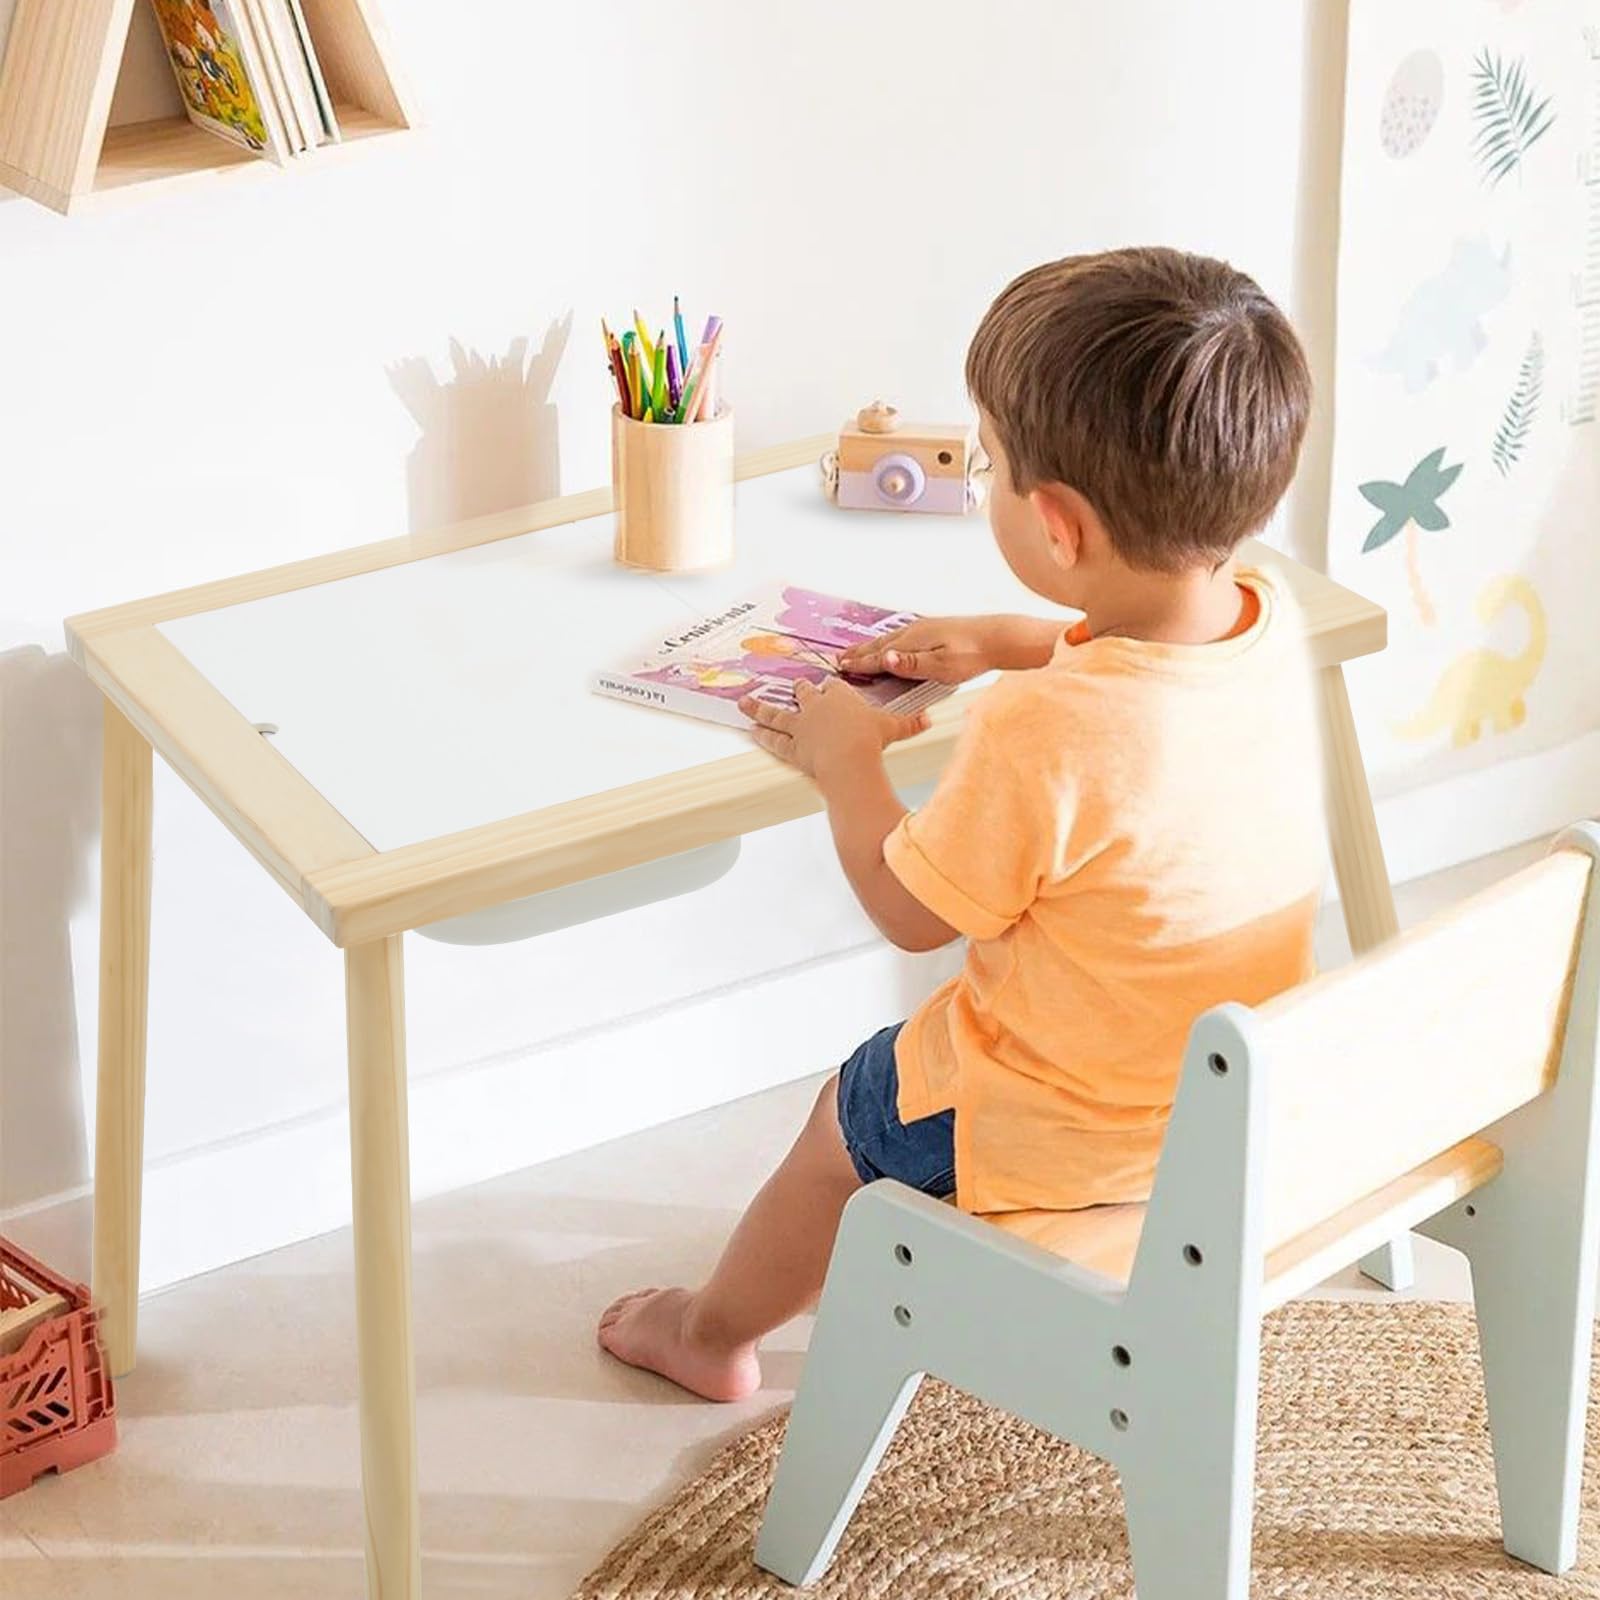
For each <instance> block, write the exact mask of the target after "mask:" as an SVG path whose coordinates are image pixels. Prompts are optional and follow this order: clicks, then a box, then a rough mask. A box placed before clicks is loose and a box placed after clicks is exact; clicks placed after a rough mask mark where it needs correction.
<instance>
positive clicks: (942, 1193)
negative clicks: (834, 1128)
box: [839, 1022, 956, 1200]
mask: <svg viewBox="0 0 1600 1600" xmlns="http://www.w3.org/2000/svg"><path fill="white" fill-rule="evenodd" d="M904 1026H905V1024H904V1023H903V1022H897V1023H895V1024H894V1026H893V1027H889V1028H880V1029H879V1030H878V1031H877V1032H876V1033H875V1034H873V1036H872V1037H871V1038H870V1039H868V1040H867V1042H866V1043H865V1044H863V1045H859V1046H857V1048H856V1052H855V1054H854V1055H852V1056H851V1057H850V1059H849V1060H848V1061H846V1062H845V1064H844V1065H843V1066H842V1067H840V1068H839V1131H840V1133H842V1134H843V1135H844V1147H845V1149H846V1150H848V1151H849V1152H850V1160H851V1162H852V1164H853V1165H854V1166H855V1169H856V1173H857V1175H858V1176H859V1177H860V1179H861V1181H862V1182H863V1183H872V1182H874V1181H875V1180H876V1179H878V1178H895V1179H898V1181H899V1182H901V1183H903V1184H906V1185H908V1186H909V1187H910V1188H913V1189H920V1190H921V1191H922V1192H923V1194H930V1195H932V1196H933V1197H934V1198H935V1199H936V1200H943V1199H945V1198H946V1197H947V1196H949V1195H952V1194H954V1193H955V1190H956V1114H955V1112H953V1111H939V1112H936V1113H935V1114H934V1115H933V1116H931V1117H922V1118H920V1119H919V1120H918V1121H916V1122H902V1121H901V1120H900V1112H899V1109H898V1106H897V1101H898V1099H899V1094H900V1074H899V1073H898V1072H897V1071H896V1070H895V1064H894V1042H895V1040H896V1038H898V1037H899V1034H900V1030H901V1029H902V1028H903V1027H904Z"/></svg>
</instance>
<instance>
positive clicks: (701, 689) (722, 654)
mask: <svg viewBox="0 0 1600 1600" xmlns="http://www.w3.org/2000/svg"><path fill="white" fill-rule="evenodd" d="M915 620H916V617H915V613H913V612H910V611H885V610H884V609H883V608H882V607H881V606H869V605H863V604H862V603H861V602H860V601H858V600H843V599H840V598H839V597H838V596H837V595H829V594H818V593H817V591H816V590H814V589H800V588H796V587H795V586H794V585H792V584H775V585H774V586H773V587H772V588H771V589H770V590H767V591H765V592H764V593H762V594H760V595H757V596H756V597H754V598H753V599H750V600H741V601H740V602H739V603H738V604H737V605H733V606H730V607H729V608H728V609H727V610H726V611H724V612H722V613H721V614H720V615H718V616H714V617H706V618H705V619H704V620H703V621H700V622H696V623H691V624H690V625H689V626H688V627H685V628H680V629H678V630H677V631H676V632H675V633H673V634H671V635H670V636H668V637H667V638H665V639H662V640H661V641H660V642H659V643H658V644H656V645H655V647H654V648H653V649H651V650H650V651H649V652H648V653H647V654H645V655H644V656H643V657H642V658H641V659H640V660H639V661H637V662H636V663H631V664H629V665H628V666H625V667H621V668H619V669H617V670H616V671H611V672H599V673H597V674H596V675H595V677H594V679H593V686H594V688H595V689H596V690H598V691H599V692H600V693H601V694H608V695H614V696H616V698H617V699H619V700H632V701H634V702H635V703H636V704H638V705H644V706H655V707H658V708H659V709H660V710H663V711H679V712H682V713H683V714H684V715H685V716H690V717H700V718H703V719H704V720H705V721H707V722H724V723H727V724H728V725H729V726H730V727H735V728H747V727H749V726H750V719H749V718H748V717H746V716H745V714H744V713H743V712H742V711H740V709H739V702H740V701H741V700H742V699H744V698H745V696H746V695H754V696H755V697H756V698H757V699H758V700H763V701H765V702H766V703H767V704H769V705H776V706H793V705H794V703H795V697H794V689H795V685H796V684H797V683H799V682H800V681H801V680H802V679H804V680H806V681H808V682H810V683H815V684H821V683H824V682H826V681H827V680H828V679H829V678H840V677H842V678H844V680H845V682H847V683H848V684H850V686H851V687H852V688H853V689H855V690H856V691H857V692H858V693H860V694H862V695H865V696H866V698H867V699H868V700H870V701H871V702H872V704H873V705H875V706H879V707H881V708H882V709H883V710H885V711H892V712H895V713H896V714H897V715H908V714H910V713H912V712H916V711H921V710H923V709H924V708H925V707H927V706H930V705H932V704H933V703H934V702H935V701H936V700H942V699H944V698H945V696H946V695H949V694H953V693H954V692H955V691H954V686H953V685H951V684H948V683H916V682H912V681H909V680H907V679H905V678H896V677H892V676H890V675H889V674H887V673H884V674H880V675H877V676H875V677H868V678H863V677H859V676H856V675H854V674H851V673H842V672H840V670H839V657H840V655H841V654H842V653H843V652H844V651H845V650H847V649H849V647H850V646H851V645H853V644H860V643H862V642H863V641H865V640H868V639H880V638H882V637H883V636H884V635H885V634H889V633H893V632H895V630H896V629H898V628H903V627H904V626H905V625H906V623H908V622H913V621H915Z"/></svg>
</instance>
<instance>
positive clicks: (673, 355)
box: [667, 317, 683, 415]
mask: <svg viewBox="0 0 1600 1600" xmlns="http://www.w3.org/2000/svg"><path fill="white" fill-rule="evenodd" d="M678 331H679V333H682V332H683V319H682V318H681V317H680V318H679V319H678ZM682 399H683V369H682V368H681V367H680V366H679V365H678V347H677V345H675V344H669V345H668V346H667V402H668V404H669V405H670V407H671V408H672V411H673V414H674V415H676V414H677V410H678V402H679V401H681V400H682Z"/></svg>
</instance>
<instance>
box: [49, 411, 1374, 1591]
mask: <svg viewBox="0 0 1600 1600" xmlns="http://www.w3.org/2000/svg"><path fill="white" fill-rule="evenodd" d="M829 443H830V441H829V440H828V439H826V438H816V439H806V440H801V441H798V442H797V443H795V444H793V445H786V446H782V447H779V448H775V449H771V450H766V451H762V452H758V453H756V454H754V455H751V456H747V457H745V458H744V459H743V460H742V461H741V462H740V465H739V469H738V470H739V477H740V479H741V480H742V482H741V487H740V489H739V491H738V527H739V538H738V544H739V555H738V560H737V562H736V564H735V565H734V566H733V567H731V568H729V569H726V570H724V571H721V572H718V573H715V574H707V575H701V576H677V575H674V576H667V577H658V576H650V575H644V574H640V573H637V572H628V571H624V570H621V569H619V568H617V567H615V566H614V565H613V564H612V562H611V559H610V551H611V518H610V516H609V507H610V491H609V490H595V491H592V492H590V493H587V494H580V495H572V496H568V497H566V498H565V499H560V500H553V501H549V502H547V503H544V504H541V505H537V506H532V507H525V508H523V509H521V510H517V511H512V512H506V513H504V514H501V515H497V516H493V517H487V518H482V519H479V520H477V521H475V522H469V523H465V524H462V525H461V526H458V527H454V528H450V529H446V530H443V531H441V532H438V533H432V534H422V535H414V536H412V537H409V538H401V539H393V540H390V541H388V542H386V543H381V544H371V545H366V546H363V547H361V548H358V549H353V550H347V551H343V552H341V553H339V554H336V555H330V556H326V557H321V558H319V559H316V560H311V561H304V562H299V563H296V564H294V565H292V566H285V567H278V568H275V569H273V570H270V571H266V572H259V573H254V574H252V575H250V576H248V577H243V578H237V579H232V580H229V581H226V582H220V583H214V584H207V585H204V586H202V587H200V588H196V589H189V590H184V591H181V592H179V593H175V594H168V595H162V596H159V597H157V598H155V599H151V600H142V601H137V602H134V603H132V604H129V605H123V606H116V607H113V608H111V609H109V610H105V611H99V612H95V613H93V614H90V615H86V616H80V617H75V618H73V619H72V620H71V621H70V622H69V623H68V625H67V632H68V638H69V641H70V645H71V649H72V653H73V656H74V658H75V659H76V660H77V661H78V663H79V665H81V666H82V667H83V668H84V670H85V671H86V672H87V673H88V674H89V676H90V677H91V678H92V679H93V680H94V682H95V683H96V684H97V685H98V686H99V688H100V690H101V691H102V693H103V694H104V696H105V702H106V703H105V771H104V780H103V805H104V824H103V842H102V864H103V891H102V892H103V900H102V908H101V934H100V937H101V949H100V1058H99V1109H98V1126H97V1134H96V1144H95V1223H94V1289H95V1297H96V1299H97V1300H98V1301H99V1302H100V1303H101V1304H102V1305H103V1307H104V1315H105V1321H104V1325H103V1326H104V1330H105V1336H106V1339H107V1342H108V1344H109V1348H110V1355H111V1362H112V1368H113V1370H114V1371H115V1372H117V1373H119V1374H120V1373H125V1372H127V1371H128V1370H129V1369H130V1368H131V1367H132V1366H133V1361H134V1343H135V1325H136V1315H137V1291H138V1262H139V1208H140V1190H141V1181H142V1164H143V1140H144V1071H145V1005H146V988H147V975H148V970H149V925H150V924H149V919H150V821H151V817H150V803H151V802H150V790H151V759H150V752H151V750H152V748H154V749H155V750H158V751H159V752H160V753H161V755H162V756H163V757H164V758H165V759H166V761H167V762H168V763H169V764H170V765H171V766H172V767H174V768H175V769H176V770H177V772H178V773H179V774H180V775H181V776H182V777H183V778H184V779H185V781H187V782H188V784H189V785H190V787H192V788H193V789H194V790H195V792H196V793H197V794H199V795H200V796H201V798H202V799H204V800H205V801H206V803H207V804H208V805H209V806H210V807H211V808H212V810H214V811H215V812H216V814H217V815H218V816H219V817H220V818H221V819H222V821H223V822H224V823H225V824H226V825H227V826H228V827H229V828H230V829H231V830H232V831H233V833H234V834H235V836H236V837H237V838H238V839H239V840H240V842H241V843H243V844H244V846H245V847H246V849H248V850H249V851H250V852H251V854H252V855H254V856H255V858H256V859H257V860H258V861H259V862H260V863H261V865H262V866H263V867H264V868H265V869H266V870H267V871H268V872H270V873H271V874H272V876H273V877H274V878H276V879H277V880H278V882H279V883H280V884H282V885H283V887H284V888H285V889H286V890H287V891H288V892H289V893H290V894H291V895H292V896H293V897H294V898H295V899H296V900H297V901H299V903H300V904H301V906H302V907H303V908H304V909H305V911H306V914H307V915H308V916H309V917H310V918H311V919H312V920H313V921H314V922H315V923H316V924H317V926H318V927H319V928H321V929H322V931H323V932H324V933H325V934H326V935H327V936H328V938H329V940H330V941H331V942H332V943H333V944H335V945H336V946H338V947H339V948H341V949H343V950H344V952H345V986H346V997H347V1020H348V1048H349V1069H350V1141H351V1179H352V1187H353V1212H354V1223H355V1277H356V1305H357V1331H358V1342H359V1352H358V1370H359V1390H360V1412H361V1459H362V1476H363V1494H364V1499H365V1505H366V1523H367V1539H366V1548H367V1580H368V1590H369V1593H370V1594H372V1595H374V1596H379V1595H381V1596H383V1597H384V1600H402V1597H404V1600H411V1597H414V1596H416V1595H417V1594H418V1592H419V1589H420V1571H421V1561H420V1548H419V1543H418V1536H417V1473H416V1437H415V1411H416V1401H415V1391H414V1380H413V1359H412V1327H411V1217H410V1184H409V1164H408V1157H407V1126H406V1069H405V1023H404V1014H403V1007H402V975H401V956H400V951H401V944H400V935H401V934H402V933H404V932H405V931H407V930H408V929H417V928H423V929H431V931H433V932H435V933H436V934H440V935H442V936H446V937H455V938H462V939H469V940H470V939H473V938H493V937H505V936H507V935H508V934H518V933H526V932H528V931H538V930H540V929H542V928H547V927H553V926H559V925H562V924H563V923H569V922H572V921H577V920H581V919H583V918H584V917H587V916H592V915H596V914H600V913H603V912H607V911H614V910H619V909H623V908H625V907H627V906H630V905H638V904H643V903H645V902H647V901H650V900H653V899H660V898H663V897H665V896H666V895H669V894H674V893H680V892H683V891H684V890H685V889H688V888H692V887H693V886H694V885H696V884H697V883H702V882H707V881H710V879H711V878H713V877H715V876H716V875H717V874H718V873H719V872H721V871H724V870H726V867H727V865H728V864H729V862H730V861H731V858H732V854H733V853H734V852H735V851H736V849H737V841H738V838H739V836H740V835H742V834H745V833H749V832H753V831H754V830H756V829H759V828H765V827H768V826H770V825H772V824H773V823H777V822H783V821H786V820H788V819H790V818H793V817H798V816H802V815H804V814H806V813H808V812H812V811H815V810H817V809H818V803H817V797H816V794H815V791H814V790H813V789H812V788H811V785H810V784H809V783H808V782H807V781H806V780H805V779H804V778H803V777H801V776H800V775H799V774H798V773H796V772H793V771H792V770H790V769H788V768H786V767H784V766H782V765H780V764H779V763H778V762H776V761H774V760H773V759H771V758H770V757H769V756H767V755H765V754H764V753H762V752H761V751H759V750H755V749H753V748H752V747H751V746H750V744H749V742H748V741H747V739H746V738H745V737H744V735H743V734H741V733H739V732H736V731H734V730H732V729H726V728H719V727H713V726H709V725H706V724H701V723H697V722H693V721H691V720H688V719H686V718H682V717H674V716H668V715H664V714H662V713H660V712H655V711H650V710H646V709H642V708H639V707H636V706H631V705H626V704H622V703H620V702H617V701H612V700H606V699H602V698H601V697H599V696H597V695H595V694H592V693H591V692H590V691H589V690H588V688H587V687H586V678H587V674H588V673H589V672H590V671H591V670H592V669H593V668H595V667H596V666H603V665H610V664H612V663H615V662H620V661H623V660H625V659H627V657H628V656H629V655H631V654H632V653H633V652H634V651H635V650H636V649H638V648H640V647H641V646H643V645H644V644H646V643H647V642H648V641H649V640H651V639H653V638H656V637H658V636H659V635H660V634H661V633H662V632H663V630H664V628H665V626H666V624H667V623H668V622H669V621H670V620H671V619H672V618H674V617H676V616H681V617H682V618H683V619H684V620H686V621H687V620H692V619H693V618H694V617H696V616H698V615H702V614H704V613H706V612H707V611H710V610H713V609H715V608H717V607H718V606H719V605H721V604H723V603H725V602H727V601H729V600H732V599H734V598H736V597H738V596H739V595H741V594H743V593H746V592H748V591H749V590H751V589H753V588H755V587H757V586H758V585H760V584H762V583H765V582H767V581H770V580H772V579H776V578H787V579H790V580H793V581H796V582H803V583H805V584H807V585H808V586H811V587H815V588H820V589H824V590H829V591H833V592H837V593H840V594H846V595H851V596H854V597H856V598H860V599H863V600H869V601H875V602H879V603H882V604H886V605H894V606H905V607H907V608H909V609H913V610H917V611H922V612H929V613H940V612H982V611H1015V610H1020V609H1025V608H1027V607H1028V605H1029V603H1030V597H1029V596H1027V595H1026V594H1025V593H1024V592H1023V591H1022V589H1021V588H1020V587H1019V586H1018V585H1017V583H1016V582H1015V580H1014V579H1013V578H1012V577H1011V575H1010V573H1009V572H1008V571H1007V570H1006V568H1005V565H1004V563H1003V562H1002V560H1001V558H1000V556H999V554H998V553H997V551H996V550H995V548H994V544H993V541H992V539H991V538H990V536H989V533H988V530H987V528H986V526H985V524H984V522H983V520H982V518H981V517H976V516H975V517H962V518H957V517H931V516H923V517H901V516H891V515H885V514H882V513H873V512H845V511H839V510H837V509H836V508H834V507H833V506H830V505H828V504H827V503H826V502H825V501H824V500H823V498H822V495H821V493H820V489H819V485H818V481H817V473H816V469H815V467H814V465H813V463H814V462H815V460H816V458H817V457H818V455H820V454H821V452H822V451H823V450H824V449H825V448H826V447H827V446H828V444H829ZM1247 558H1248V559H1250V560H1252V561H1255V562H1257V563H1259V564H1261V565H1263V566H1266V567H1269V568H1271V569H1272V570H1273V571H1275V572H1276V573H1277V574H1278V575H1279V576H1280V577H1281V578H1282V579H1283V580H1284V581H1286V582H1287V584H1288V585H1289V587H1290V588H1291V589H1292V590H1293V591H1294V592H1295V594H1296V595H1297V597H1298V599H1299V602H1300V606H1301V609H1302V612H1303V615H1304V619H1305V624H1306V628H1307V632H1308V635H1309V640H1310V649H1311V654H1312V659H1313V661H1314V663H1315V665H1316V666H1317V667H1318V668H1319V669H1320V671H1319V673H1318V676H1319V679H1320V682H1321V687H1322V693H1321V715H1322V718H1323V722H1324V731H1325V735H1326V739H1327V749H1328V760H1329V768H1330V777H1329V795H1330V807H1329V811H1330V833H1331V838H1332V848H1333V860H1334V867H1335V871H1336V874H1337V877H1338V881H1339V885H1340V889H1341V891H1342V893H1343V898H1344V912H1345V919H1346V923H1347V925H1348V927H1349V929H1350V937H1351V943H1352V944H1353V945H1354V946H1355V947H1356V948H1357V949H1364V948H1366V947H1368V946H1369V945H1372V944H1375V943H1377V942H1378V941H1380V940H1381V939H1383V938H1385V937H1387V936H1388V935H1389V934H1390V933H1392V932H1393V931H1394V927H1395V922H1394V907H1393V902H1392V899H1391V896H1390V892H1389V885H1388V879H1387V876H1386V874H1385V871H1384V866H1383V858H1382V854H1381V852H1380V849H1379V845H1378V837H1377V831H1376V828H1375V826H1374V822H1373V816H1372V800H1371V796H1370V795H1369V793H1368V790H1367V783H1366V777H1365V774H1364V772H1363V769H1362V766H1361V758H1360V752H1359V750H1358V748H1357V745H1356V739H1355V731H1354V727H1353V725H1352V722H1351V718H1350V707H1349V702H1348V700H1347V698H1346V695H1345V688H1344V679H1343V674H1342V672H1341V670H1340V663H1341V662H1343V661H1346V660H1348V659H1350V658H1351V657H1353V656H1359V655H1363V654H1366V653H1368V652H1371V651H1375V650H1380V649H1382V648H1383V644H1384V637H1385V616H1384V613H1383V611H1382V610H1381V609H1380V608H1379V607H1377V606H1375V605H1373V604H1371V603H1370V602H1369V601H1367V600H1364V599H1362V598H1361V597H1360V596H1358V595H1355V594H1352V593H1350V592H1349V591H1348V590H1346V589H1342V588H1340V587H1339V586H1338V585H1337V584H1334V583H1332V582H1330V581H1329V580H1328V579H1327V578H1324V577H1321V576H1319V575H1318V574H1316V573H1314V572H1311V571H1309V570H1308V569H1306V568H1304V567H1301V566H1298V565H1297V564H1295V563H1294V562H1292V561H1289V560H1287V559H1286V558H1284V557H1282V556H1279V555H1277V554H1275V553H1273V552H1272V551H1270V550H1267V549H1265V548H1260V547H1252V548H1250V549H1249V551H1248V556H1247ZM963 713H964V696H961V695H957V696H955V697H954V698H952V699H951V700H948V701H946V702H944V703H943V704H941V705H940V706H939V707H937V708H936V709H935V711H934V715H933V726H932V727H931V728H930V729H929V731H928V732H926V733H924V734H922V735H921V736H919V737H918V738H916V739H914V740H912V741H910V742H908V743H906V744H903V745H898V746H895V747H894V748H893V749H891V750H890V752H889V754H888V760H889V767H890V771H891V773H892V774H893V776H894V778H895V780H896V781H897V782H898V783H900V784H901V785H906V784H912V783H917V782H920V781H924V780H926V779H928V778H931V777H932V776H934V775H935V774H936V773H937V771H938V769H939V767H940V766H941V765H942V763H943V761H944V760H945V758H946V756H947V755H948V753H949V750H950V747H951V744H952V742H953V741H954V739H955V736H956V731H957V728H958V727H959V724H960V721H961V717H962V715H963ZM268 729H271V730H275V731H264V730H268ZM528 897H534V898H532V899H529V898H528ZM517 902H526V903H525V904H518V903H517ZM819 1065H820V1063H819Z"/></svg>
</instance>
